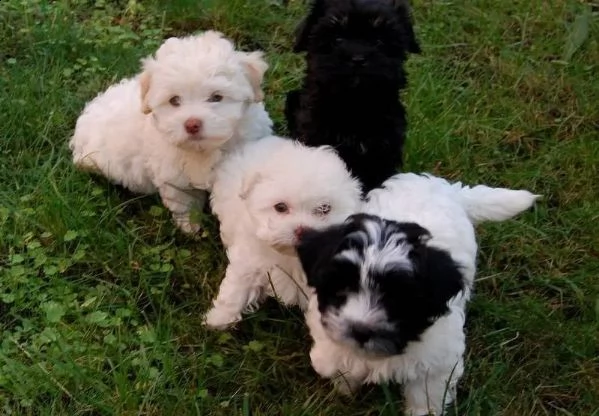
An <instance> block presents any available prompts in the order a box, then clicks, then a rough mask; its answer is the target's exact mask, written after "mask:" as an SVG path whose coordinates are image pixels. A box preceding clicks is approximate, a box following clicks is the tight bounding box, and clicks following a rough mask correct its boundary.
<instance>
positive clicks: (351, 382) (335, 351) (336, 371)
mask: <svg viewBox="0 0 599 416" xmlns="http://www.w3.org/2000/svg"><path fill="white" fill-rule="evenodd" d="M344 354H345V352H344V351H341V350H340V348H339V347H338V346H337V345H336V344H334V343H333V342H331V341H328V340H324V339H321V340H319V341H318V342H315V343H314V346H313V347H312V349H311V350H310V361H311V362H312V368H314V371H316V372H317V373H318V374H319V375H320V376H321V377H324V378H330V379H332V381H333V386H334V388H335V390H336V391H337V392H338V393H339V394H342V395H344V396H349V395H352V394H353V393H355V392H356V391H357V390H358V389H359V388H360V386H361V385H362V383H363V382H364V380H365V378H366V374H367V370H366V367H365V366H364V365H363V363H361V362H360V361H358V360H351V359H350V357H345V356H344ZM345 364H347V365H345Z"/></svg>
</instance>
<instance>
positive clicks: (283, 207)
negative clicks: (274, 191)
mask: <svg viewBox="0 0 599 416" xmlns="http://www.w3.org/2000/svg"><path fill="white" fill-rule="evenodd" d="M273 208H274V209H275V211H277V212H278V213H279V214H287V213H288V212H289V207H288V206H287V204H286V203H284V202H279V203H278V204H275V205H274V207H273Z"/></svg>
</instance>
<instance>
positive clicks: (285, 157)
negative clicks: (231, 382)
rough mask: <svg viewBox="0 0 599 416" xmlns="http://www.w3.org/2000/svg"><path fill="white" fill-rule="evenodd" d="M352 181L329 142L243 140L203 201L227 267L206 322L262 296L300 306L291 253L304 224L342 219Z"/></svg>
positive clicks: (233, 316) (224, 318) (354, 189)
mask: <svg viewBox="0 0 599 416" xmlns="http://www.w3.org/2000/svg"><path fill="white" fill-rule="evenodd" d="M360 193H361V190H360V184H359V182H358V181H357V180H356V179H354V178H352V176H351V175H350V173H349V171H348V170H347V168H346V166H345V164H344V162H343V161H342V160H341V159H340V158H339V156H338V155H337V153H336V152H335V151H334V150H333V149H332V148H330V147H328V146H327V147H324V146H323V147H317V148H312V147H307V146H304V145H302V144H300V143H298V142H295V141H292V140H289V139H284V138H280V137H274V136H271V137H267V138H264V139H262V140H260V141H258V142H254V143H248V144H246V145H245V146H244V147H243V148H242V149H240V150H239V151H238V152H235V153H234V154H230V155H229V156H228V157H227V158H226V159H224V160H223V162H222V163H221V164H219V166H218V167H217V168H216V171H215V182H214V186H213V188H212V194H211V203H212V209H213V211H214V213H215V214H216V215H217V217H218V219H219V220H220V232H221V237H222V240H223V243H224V245H225V246H226V248H227V256H228V259H229V265H228V266H227V270H226V274H225V277H224V279H223V281H222V283H221V285H220V288H219V292H218V296H217V297H216V299H215V300H214V304H213V307H212V309H211V310H210V311H209V312H208V313H207V314H206V317H205V323H206V325H208V326H210V327H213V328H224V327H226V326H228V325H231V324H233V323H235V322H237V321H238V320H240V319H241V313H242V312H244V311H248V310H252V309H253V308H254V307H257V306H258V304H259V302H260V301H261V300H262V299H263V297H264V296H265V295H269V296H275V297H277V298H279V300H280V301H282V302H283V303H285V304H288V305H299V306H300V307H301V308H302V309H305V308H306V306H307V297H306V279H305V275H304V273H303V271H302V267H301V265H300V263H299V260H298V258H297V254H296V252H295V248H294V247H295V245H296V244H297V241H298V238H299V236H300V235H301V233H302V231H303V229H304V228H311V229H320V228H323V227H326V226H328V225H330V224H333V223H335V222H339V221H343V220H344V219H345V218H346V217H347V216H348V215H350V214H352V213H354V212H356V210H357V209H358V208H359V206H360V203H361V201H360Z"/></svg>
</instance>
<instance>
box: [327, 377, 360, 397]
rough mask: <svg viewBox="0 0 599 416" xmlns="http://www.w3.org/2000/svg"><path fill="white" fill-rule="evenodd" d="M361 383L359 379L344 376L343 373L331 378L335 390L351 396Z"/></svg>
mask: <svg viewBox="0 0 599 416" xmlns="http://www.w3.org/2000/svg"><path fill="white" fill-rule="evenodd" d="M361 384H362V383H360V381H359V380H356V379H353V378H351V377H348V376H344V375H343V374H339V375H338V376H337V377H335V378H334V379H333V386H334V387H335V391H336V392H337V393H338V394H340V395H342V396H353V395H354V393H355V392H356V391H358V389H359V388H360V386H361Z"/></svg>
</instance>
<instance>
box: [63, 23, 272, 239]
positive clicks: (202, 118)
mask: <svg viewBox="0 0 599 416" xmlns="http://www.w3.org/2000/svg"><path fill="white" fill-rule="evenodd" d="M142 62H143V72H142V73H141V74H140V75H138V76H136V77H134V78H131V79H125V80H123V81H121V82H120V83H119V84H116V85H113V86H111V87H110V88H108V90H107V91H106V92H104V93H102V94H100V95H99V96H98V97H96V98H95V99H94V100H93V101H91V102H90V103H88V104H87V106H86V107H85V109H84V111H83V113H82V114H81V116H79V119H78V120H77V125H76V128H75V134H74V135H73V137H72V139H71V141H70V147H71V150H72V152H73V161H74V163H75V164H76V165H77V166H78V167H79V168H81V169H85V170H91V171H95V172H98V173H101V174H103V175H105V176H106V177H108V178H109V179H111V180H112V181H113V182H116V183H118V184H121V185H123V186H125V187H127V188H129V189H131V190H132V191H134V192H140V193H154V192H159V193H160V197H161V198H162V202H163V203H164V205H165V206H166V207H167V208H168V209H169V210H170V211H171V212H172V213H173V217H174V219H175V221H176V223H177V225H178V226H179V227H180V228H181V229H182V230H183V231H186V232H194V231H197V230H198V227H197V225H194V224H192V223H191V222H190V221H189V212H190V209H191V208H192V206H193V205H197V206H199V207H201V206H203V204H204V202H205V199H206V193H205V192H204V191H198V190H204V189H208V188H209V187H210V182H211V180H210V177H211V169H212V167H213V166H214V165H215V163H216V162H217V161H218V160H219V159H220V157H221V155H222V153H223V152H226V151H228V150H230V149H231V148H233V147H235V146H237V145H239V144H240V143H242V142H245V141H249V140H255V139H259V138H262V137H264V136H267V135H269V134H271V127H272V122H271V120H270V118H269V116H268V114H267V113H266V111H265V110H264V106H263V104H262V103H261V102H260V101H262V99H263V94H262V91H261V87H260V86H261V83H262V78H263V75H264V72H265V71H266V69H267V64H266V63H265V62H264V61H263V60H262V53H261V52H251V53H246V52H239V51H235V49H234V45H233V44H232V43H231V42H230V41H229V40H227V39H225V38H224V37H223V35H222V34H221V33H218V32H214V31H208V32H204V33H203V34H201V35H197V36H189V37H185V38H170V39H168V40H166V41H165V42H164V43H163V44H162V46H161V47H160V48H159V49H158V51H157V52H156V56H155V57H148V58H146V59H144V60H143V61H142Z"/></svg>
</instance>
